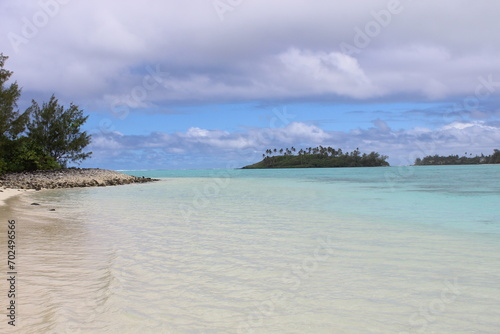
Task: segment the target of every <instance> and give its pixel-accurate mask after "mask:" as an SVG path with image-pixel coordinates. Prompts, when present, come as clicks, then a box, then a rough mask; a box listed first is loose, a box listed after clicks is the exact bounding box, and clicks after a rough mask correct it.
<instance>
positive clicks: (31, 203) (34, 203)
mask: <svg viewBox="0 0 500 334" xmlns="http://www.w3.org/2000/svg"><path fill="white" fill-rule="evenodd" d="M31 205H40V204H38V203H31Z"/></svg>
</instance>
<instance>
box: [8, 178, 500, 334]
mask: <svg viewBox="0 0 500 334" xmlns="http://www.w3.org/2000/svg"><path fill="white" fill-rule="evenodd" d="M285 181H286V180H285ZM285 181H283V180H271V179H270V178H269V177H267V178H265V179H263V180H259V179H258V178H250V179H249V178H235V179H231V180H230V182H227V183H223V184H224V187H222V186H221V187H220V189H219V191H218V192H215V191H212V192H211V193H208V194H209V195H210V196H199V193H198V192H197V190H196V189H201V190H200V191H201V192H203V189H209V188H208V186H210V185H211V184H213V182H214V180H213V179H207V178H187V177H186V178H177V179H169V180H166V181H162V182H158V183H154V184H142V185H129V186H120V187H107V188H95V189H72V190H67V191H57V190H54V191H43V192H36V193H32V194H30V195H28V196H26V197H25V198H22V199H20V200H18V201H17V203H16V204H15V209H13V208H12V205H11V206H9V207H0V217H1V218H2V219H4V218H5V219H7V218H6V217H15V218H16V220H17V222H18V224H19V230H18V240H19V245H18V247H19V257H18V261H19V268H18V269H19V293H20V294H19V297H18V302H19V313H18V321H19V325H20V326H19V327H18V328H16V329H17V330H18V332H19V333H432V332H435V333H473V332H482V333H494V332H495V331H496V330H497V329H498V328H499V327H500V319H499V318H498V316H497V310H498V307H499V306H500V283H499V282H500V266H499V264H500V255H499V254H500V252H499V251H500V246H499V243H498V238H497V235H491V236H488V235H483V234H480V233H464V232H463V231H461V230H453V229H451V230H450V229H447V228H445V227H443V226H434V225H428V224H425V223H424V224H396V223H394V221H392V222H390V223H388V222H386V221H383V220H380V219H372V220H371V221H368V220H365V219H360V217H366V216H365V214H364V213H363V215H361V216H357V215H356V214H351V216H347V215H345V214H344V215H342V216H336V215H335V210H332V209H331V207H330V206H328V201H331V202H330V205H335V204H334V199H336V198H337V197H335V196H334V197H328V196H333V195H331V194H330V192H331V189H330V190H329V188H328V187H327V186H325V184H323V183H319V184H318V185H317V186H311V183H310V182H305V181H304V182H301V181H300V180H297V182H291V181H286V182H285ZM220 184H222V183H220ZM325 187H327V188H325ZM197 194H198V195H197ZM329 194H330V195H329ZM375 195H376V196H375ZM400 195H401V194H400ZM196 196H198V197H196ZM346 196H347V197H346V198H353V196H354V195H353V194H352V193H351V194H346ZM349 196H351V197H349ZM372 197H373V198H374V199H376V200H374V201H373V203H377V204H373V205H380V203H379V202H381V201H382V202H383V203H385V201H387V198H386V195H385V194H384V193H383V192H382V193H381V192H380V191H377V193H376V194H375V193H374V194H373V196H372ZM339 198H340V197H339ZM32 202H38V203H40V204H41V205H40V206H31V205H29V204H30V203H32ZM346 203H347V202H346ZM342 204H343V205H344V210H345V211H348V210H347V209H348V208H346V207H345V205H346V204H344V203H342ZM365 205H372V204H370V202H367V203H365ZM51 208H54V209H56V211H54V212H51V211H48V210H49V209H51ZM189 210H191V211H189ZM352 212H353V213H356V211H352ZM5 219H4V220H5ZM0 233H1V235H0V238H1V239H0V240H1V241H2V245H5V243H4V240H5V235H6V233H5V226H4V225H2V226H1V228H0ZM1 284H2V285H1V286H0V289H1V290H0V291H5V290H6V285H5V284H6V283H4V280H2V283H1ZM1 300H2V303H5V298H3V299H1ZM0 326H1V327H0V328H1V329H2V330H4V329H5V328H6V322H5V321H2V323H1V324H0Z"/></svg>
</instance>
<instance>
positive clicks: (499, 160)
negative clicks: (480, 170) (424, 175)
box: [415, 149, 500, 166]
mask: <svg viewBox="0 0 500 334" xmlns="http://www.w3.org/2000/svg"><path fill="white" fill-rule="evenodd" d="M470 155H471V156H469V157H467V152H465V155H464V156H461V157H459V156H458V155H449V156H447V157H445V156H439V155H437V154H436V155H428V156H426V157H424V158H422V159H420V158H417V159H416V160H415V166H433V165H482V164H500V150H497V149H495V150H493V154H492V155H486V156H485V155H484V154H481V156H478V155H476V156H474V157H472V153H471V154H470Z"/></svg>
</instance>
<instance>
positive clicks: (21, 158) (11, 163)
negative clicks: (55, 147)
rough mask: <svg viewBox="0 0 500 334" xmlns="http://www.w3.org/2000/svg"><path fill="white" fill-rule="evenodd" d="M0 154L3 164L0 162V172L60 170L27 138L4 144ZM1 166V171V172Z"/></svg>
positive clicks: (56, 164)
mask: <svg viewBox="0 0 500 334" xmlns="http://www.w3.org/2000/svg"><path fill="white" fill-rule="evenodd" d="M2 152H3V157H2V160H0V161H3V163H2V162H0V172H2V171H3V172H22V171H33V170H38V169H58V168H61V166H60V165H59V164H58V163H57V162H56V161H55V160H54V158H52V157H51V156H49V155H47V154H45V153H44V152H43V150H42V149H41V148H40V147H37V146H36V145H35V144H34V143H33V142H32V141H31V140H30V139H29V138H27V137H21V138H19V139H16V140H11V141H8V142H6V143H5V145H3V147H2ZM7 162H8V163H7ZM2 166H3V170H1V169H2Z"/></svg>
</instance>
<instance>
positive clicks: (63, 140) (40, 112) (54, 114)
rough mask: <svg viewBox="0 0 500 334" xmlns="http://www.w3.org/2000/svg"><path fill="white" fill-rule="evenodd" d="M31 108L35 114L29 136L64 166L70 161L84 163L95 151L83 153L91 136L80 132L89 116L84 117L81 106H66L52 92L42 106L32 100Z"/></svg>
mask: <svg viewBox="0 0 500 334" xmlns="http://www.w3.org/2000/svg"><path fill="white" fill-rule="evenodd" d="M28 111H29V113H30V114H31V115H32V121H31V122H30V123H29V124H28V137H29V138H30V139H31V140H32V141H33V143H34V144H35V145H36V146H38V147H40V148H42V150H43V152H45V153H46V154H48V155H50V156H51V157H52V158H54V160H56V161H57V162H58V163H59V164H60V165H61V166H63V167H66V165H67V163H68V162H70V161H71V162H77V163H78V162H81V161H82V160H84V159H86V158H88V157H89V156H90V155H91V154H92V153H91V152H88V153H83V152H82V150H83V149H84V148H85V147H86V146H87V145H88V144H89V143H90V135H88V134H87V133H86V132H85V131H83V132H82V131H81V126H82V125H83V124H84V123H85V122H86V121H87V119H88V116H83V111H82V110H80V109H79V108H78V106H76V105H74V104H71V105H70V107H69V108H67V109H64V107H63V106H61V105H59V103H58V101H57V99H56V98H55V97H54V95H52V97H51V98H50V101H49V102H48V103H44V104H43V106H42V107H41V108H40V106H39V105H38V103H37V102H36V101H33V103H32V105H31V107H30V108H29V109H28Z"/></svg>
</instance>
